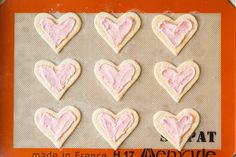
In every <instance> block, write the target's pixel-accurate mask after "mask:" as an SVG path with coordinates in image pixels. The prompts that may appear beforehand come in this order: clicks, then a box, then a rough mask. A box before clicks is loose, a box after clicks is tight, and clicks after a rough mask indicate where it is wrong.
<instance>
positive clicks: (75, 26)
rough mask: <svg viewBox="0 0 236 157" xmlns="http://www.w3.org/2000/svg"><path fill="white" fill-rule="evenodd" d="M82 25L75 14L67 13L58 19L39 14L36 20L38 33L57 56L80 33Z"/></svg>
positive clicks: (49, 15)
mask: <svg viewBox="0 0 236 157" xmlns="http://www.w3.org/2000/svg"><path fill="white" fill-rule="evenodd" d="M81 24H82V23H81V20H80V18H79V16H78V15H77V14H75V13H65V14H64V15H62V16H61V17H59V18H58V19H57V18H55V17H54V16H52V15H51V14H48V13H39V14H37V16H36V17H35V19H34V26H35V29H36V31H37V32H38V33H39V35H40V36H41V37H42V38H43V39H44V40H45V41H46V42H47V44H48V45H49V46H50V47H51V48H52V49H53V50H54V51H55V52H56V53H57V54H58V53H59V52H60V51H61V50H62V48H63V47H64V46H65V45H66V44H67V43H68V42H69V41H70V40H71V39H72V38H73V37H74V36H75V35H76V33H78V32H79V30H80V28H81Z"/></svg>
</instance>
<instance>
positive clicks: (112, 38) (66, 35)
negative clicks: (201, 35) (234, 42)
mask: <svg viewBox="0 0 236 157" xmlns="http://www.w3.org/2000/svg"><path fill="white" fill-rule="evenodd" d="M34 25H35V28H36V30H37V32H38V33H39V34H40V35H41V37H42V38H43V39H44V40H45V41H46V42H47V43H48V44H49V45H50V47H51V48H52V49H53V50H54V51H55V52H56V53H59V52H60V51H61V50H62V48H63V47H64V46H65V45H66V44H67V43H68V42H69V40H70V39H72V38H73V36H74V35H75V34H76V33H78V32H79V30H80V28H81V25H82V22H81V20H80V18H79V17H78V15H76V14H74V13H66V14H64V15H63V16H61V17H60V18H59V19H56V18H55V17H53V16H52V15H50V14H48V13H40V14H38V15H37V16H36V17H35V21H34ZM94 25H95V28H96V30H97V32H98V33H99V34H100V35H101V37H102V38H103V39H104V40H105V41H106V42H107V43H108V44H109V45H110V47H111V48H112V49H113V50H114V51H115V52H116V53H119V51H120V50H121V49H122V48H123V47H124V46H125V45H126V44H127V42H128V41H129V40H130V39H131V38H132V37H133V36H134V35H135V34H136V33H137V31H138V30H139V29H140V26H141V19H140V17H139V16H138V15H137V14H136V13H134V12H127V13H125V14H123V15H122V16H120V17H119V18H116V17H114V16H112V15H111V14H109V13H106V12H101V13H98V14H97V15H96V16H95V19H94ZM197 27H198V23H197V20H196V19H195V17H194V16H192V15H191V14H184V15H182V16H180V17H179V18H178V19H176V20H175V21H174V20H172V19H171V18H169V17H168V16H165V15H158V16H156V17H154V18H153V21H152V29H153V32H154V33H155V34H156V36H157V37H158V38H159V39H160V40H161V41H162V42H163V44H165V45H166V46H167V48H168V49H169V50H170V51H171V52H172V53H173V54H174V55H176V56H177V55H178V54H179V52H180V51H181V49H182V48H183V47H184V46H185V45H186V43H187V42H188V41H189V40H190V39H191V37H192V36H193V35H194V34H195V32H196V31H197Z"/></svg>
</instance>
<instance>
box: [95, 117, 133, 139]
mask: <svg viewBox="0 0 236 157" xmlns="http://www.w3.org/2000/svg"><path fill="white" fill-rule="evenodd" d="M99 122H100V124H101V126H102V127H103V129H104V130H105V131H106V133H107V134H108V136H109V137H110V139H111V140H112V141H113V142H116V141H117V140H118V139H119V138H120V137H121V136H122V135H123V134H125V133H126V131H127V130H128V128H130V126H132V125H133V123H134V117H133V114H132V113H124V114H123V115H121V116H120V117H118V118H116V119H114V118H113V117H111V116H110V115H109V114H107V113H104V112H103V113H101V114H100V115H99Z"/></svg>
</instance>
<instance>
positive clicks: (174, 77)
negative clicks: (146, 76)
mask: <svg viewBox="0 0 236 157" xmlns="http://www.w3.org/2000/svg"><path fill="white" fill-rule="evenodd" d="M154 75H155V77H156V79H157V81H158V83H159V84H160V85H161V86H162V87H163V88H164V89H165V90H166V91H167V92H168V93H169V94H170V96H171V97H172V98H173V99H174V100H175V101H176V102H179V101H180V99H181V98H182V96H183V95H184V94H185V93H186V92H187V91H188V90H189V89H190V88H191V87H192V86H193V85H194V84H195V82H196V81H197V80H198V78H199V75H200V68H199V66H198V65H197V64H196V63H195V62H193V61H186V62H183V63H182V64H181V65H180V66H178V67H175V66H174V65H172V64H170V63H168V62H159V63H157V64H156V65H155V67H154Z"/></svg>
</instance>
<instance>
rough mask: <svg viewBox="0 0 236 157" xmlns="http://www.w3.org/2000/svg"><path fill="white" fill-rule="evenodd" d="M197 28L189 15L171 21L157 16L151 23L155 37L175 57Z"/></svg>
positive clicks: (196, 24) (166, 17) (193, 19)
mask: <svg viewBox="0 0 236 157" xmlns="http://www.w3.org/2000/svg"><path fill="white" fill-rule="evenodd" d="M197 28H198V23H197V20H196V19H195V17H194V16H192V15H191V14H184V15H182V16H180V17H179V18H178V19H176V20H175V21H173V20H172V19H171V18H169V17H168V16H165V15H158V16H156V17H155V18H154V19H153V21H152V29H153V32H154V33H155V34H156V36H157V37H158V38H159V39H160V40H161V41H162V42H163V44H165V45H166V47H167V48H168V49H170V51H171V52H172V53H173V54H174V55H175V56H177V55H178V54H179V52H180V51H181V50H182V48H183V47H184V46H185V45H186V44H187V42H188V41H189V40H190V39H191V38H192V36H193V35H194V34H195V32H196V31H197Z"/></svg>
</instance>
